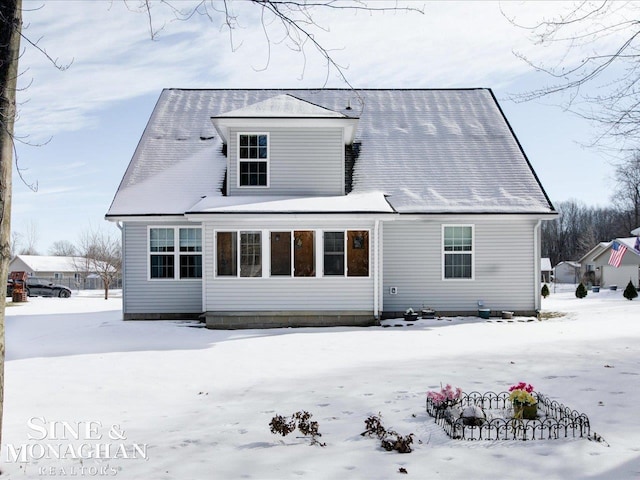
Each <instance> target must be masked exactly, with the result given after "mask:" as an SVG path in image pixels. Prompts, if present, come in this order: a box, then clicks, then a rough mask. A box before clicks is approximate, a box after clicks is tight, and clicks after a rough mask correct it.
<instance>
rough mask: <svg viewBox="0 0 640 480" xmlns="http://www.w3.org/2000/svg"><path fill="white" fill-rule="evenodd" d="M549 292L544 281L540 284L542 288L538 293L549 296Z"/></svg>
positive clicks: (545, 296)
mask: <svg viewBox="0 0 640 480" xmlns="http://www.w3.org/2000/svg"><path fill="white" fill-rule="evenodd" d="M549 293H550V292H549V287H548V286H547V284H546V283H545V284H544V285H542V290H540V295H542V296H543V297H544V298H547V297H548V296H549Z"/></svg>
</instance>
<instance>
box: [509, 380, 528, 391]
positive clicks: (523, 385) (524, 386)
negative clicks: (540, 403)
mask: <svg viewBox="0 0 640 480" xmlns="http://www.w3.org/2000/svg"><path fill="white" fill-rule="evenodd" d="M514 390H524V391H525V392H527V393H532V392H533V385H531V384H530V383H524V382H520V383H518V384H517V385H513V386H511V387H509V391H510V392H513V391H514Z"/></svg>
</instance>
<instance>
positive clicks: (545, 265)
mask: <svg viewBox="0 0 640 480" xmlns="http://www.w3.org/2000/svg"><path fill="white" fill-rule="evenodd" d="M552 273H553V268H551V260H549V259H548V258H546V257H543V258H541V259H540V281H542V282H544V283H549V282H551V274H552Z"/></svg>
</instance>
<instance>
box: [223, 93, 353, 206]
mask: <svg viewBox="0 0 640 480" xmlns="http://www.w3.org/2000/svg"><path fill="white" fill-rule="evenodd" d="M211 120H212V122H213V125H214V127H215V128H216V130H217V131H218V133H219V134H220V137H221V138H222V140H223V142H224V143H225V144H226V145H227V192H228V195H230V196H232V195H343V194H344V193H345V146H346V145H351V144H352V143H353V141H354V137H355V132H356V128H357V125H358V119H357V118H354V117H348V116H346V115H344V114H342V113H340V112H336V111H333V110H330V109H327V108H324V107H321V106H318V105H314V104H313V103H310V102H307V101H305V100H301V99H299V98H296V97H294V96H292V95H286V94H283V95H277V96H275V97H272V98H269V99H267V100H264V101H262V102H258V103H255V104H253V105H249V106H247V107H244V108H241V109H238V110H233V111H230V112H227V113H223V114H220V115H217V116H215V117H212V118H211Z"/></svg>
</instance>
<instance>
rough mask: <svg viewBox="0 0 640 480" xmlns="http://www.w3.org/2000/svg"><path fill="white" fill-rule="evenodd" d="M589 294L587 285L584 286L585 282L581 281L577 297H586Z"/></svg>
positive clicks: (577, 289)
mask: <svg viewBox="0 0 640 480" xmlns="http://www.w3.org/2000/svg"><path fill="white" fill-rule="evenodd" d="M586 296H587V287H585V286H584V283H582V282H580V285H578V288H576V297H578V298H584V297H586Z"/></svg>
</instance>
